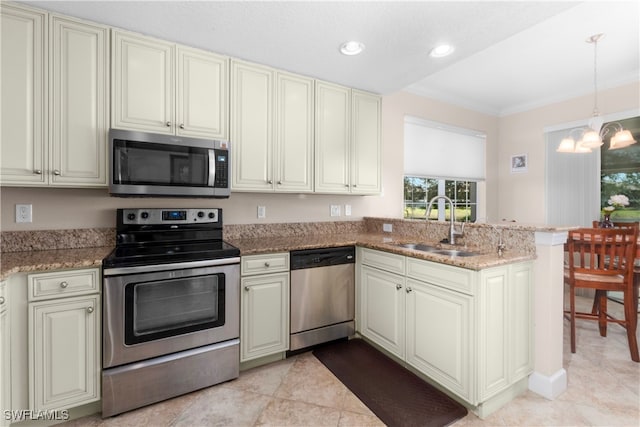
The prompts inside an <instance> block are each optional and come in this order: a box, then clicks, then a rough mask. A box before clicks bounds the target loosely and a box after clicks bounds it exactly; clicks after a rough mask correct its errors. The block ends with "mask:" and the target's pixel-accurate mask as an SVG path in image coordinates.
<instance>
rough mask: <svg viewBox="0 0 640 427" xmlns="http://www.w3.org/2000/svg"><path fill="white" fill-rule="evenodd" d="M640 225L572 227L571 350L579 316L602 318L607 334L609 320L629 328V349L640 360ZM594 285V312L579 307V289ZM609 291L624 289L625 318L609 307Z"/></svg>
mask: <svg viewBox="0 0 640 427" xmlns="http://www.w3.org/2000/svg"><path fill="white" fill-rule="evenodd" d="M637 240H638V228H637V227H624V228H622V227H616V228H579V229H575V230H571V231H569V236H568V238H567V250H568V266H567V268H566V269H565V283H567V284H568V285H569V310H566V311H565V315H566V316H567V318H568V319H569V321H570V326H571V352H572V353H575V352H576V319H589V320H596V321H598V325H599V329H600V335H601V336H603V337H606V336H607V324H608V323H617V324H619V325H621V326H623V327H624V328H625V329H626V331H627V339H628V341H629V351H630V352H631V359H632V360H633V361H634V362H640V356H639V354H638V342H637V338H636V329H637V323H638V288H637V286H635V284H634V277H633V276H634V271H633V263H634V258H635V254H636V249H637ZM578 288H587V289H594V290H595V292H596V297H595V301H594V306H593V309H592V311H591V312H590V313H587V312H578V311H576V301H575V294H576V289H578ZM607 291H620V292H622V293H623V299H624V319H618V318H615V317H614V316H612V315H611V313H609V312H608V311H607Z"/></svg>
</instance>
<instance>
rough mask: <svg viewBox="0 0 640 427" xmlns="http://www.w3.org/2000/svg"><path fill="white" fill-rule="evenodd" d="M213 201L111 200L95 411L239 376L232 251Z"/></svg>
mask: <svg viewBox="0 0 640 427" xmlns="http://www.w3.org/2000/svg"><path fill="white" fill-rule="evenodd" d="M222 228H223V227H222V210H221V209H210V208H203V209H182V208H180V209H144V208H143V209H118V211H117V225H116V233H117V236H116V248H115V249H114V250H113V252H112V253H111V254H110V255H109V256H107V258H105V259H104V260H103V276H104V279H103V294H102V295H103V348H102V354H103V356H102V364H103V365H102V416H103V417H109V416H112V415H116V414H119V413H122V412H125V411H129V410H131V409H135V408H139V407H141V406H144V405H148V404H151V403H154V402H158V401H161V400H164V399H168V398H171V397H174V396H178V395H180V394H184V393H188V392H190V391H193V390H197V389H200V388H203V387H208V386H210V385H213V384H217V383H221V382H224V381H228V380H230V379H233V378H237V377H238V373H239V360H240V357H239V343H240V341H239V336H240V303H239V288H240V251H239V250H238V249H237V248H235V247H234V246H232V245H230V244H228V243H226V242H225V241H224V240H223V236H222Z"/></svg>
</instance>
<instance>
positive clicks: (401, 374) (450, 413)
mask: <svg viewBox="0 0 640 427" xmlns="http://www.w3.org/2000/svg"><path fill="white" fill-rule="evenodd" d="M313 355H314V356H316V357H317V358H318V360H320V361H321V362H322V363H323V364H324V365H325V366H326V367H327V368H329V370H330V371H331V372H333V374H334V375H335V376H336V377H338V379H339V380H340V381H341V382H342V383H343V384H344V385H345V386H347V387H348V388H349V390H351V391H352V392H353V394H355V395H356V396H358V398H359V399H360V400H361V401H362V402H364V404H365V405H367V407H369V409H371V411H373V413H374V414H376V415H377V416H378V418H380V419H381V420H382V421H383V422H384V423H385V424H386V425H388V426H391V427H395V426H403V427H404V426H446V425H449V424H451V423H453V422H454V421H456V420H457V419H460V418H462V417H464V416H465V415H467V409H466V408H465V407H464V406H462V405H461V404H459V403H458V402H456V401H455V400H453V399H451V398H450V397H448V396H447V395H445V394H444V393H442V392H441V391H439V390H437V389H436V388H434V387H433V386H431V385H430V384H428V383H426V382H424V381H423V380H421V379H420V378H419V377H417V376H416V375H415V374H413V373H412V372H410V371H409V370H407V369H405V368H403V367H402V366H400V365H399V364H398V363H396V362H394V361H393V360H391V359H390V358H389V357H387V356H385V355H384V354H382V353H381V352H379V351H378V350H376V349H375V348H373V347H372V346H370V345H369V344H367V343H366V342H364V341H363V340H361V339H353V340H349V341H339V342H335V343H330V344H326V345H324V346H321V347H317V348H316V349H314V350H313Z"/></svg>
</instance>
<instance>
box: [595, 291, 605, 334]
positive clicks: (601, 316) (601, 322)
mask: <svg viewBox="0 0 640 427" xmlns="http://www.w3.org/2000/svg"><path fill="white" fill-rule="evenodd" d="M596 293H597V296H598V328H599V329H600V336H601V337H606V336H607V291H601V290H597V291H596Z"/></svg>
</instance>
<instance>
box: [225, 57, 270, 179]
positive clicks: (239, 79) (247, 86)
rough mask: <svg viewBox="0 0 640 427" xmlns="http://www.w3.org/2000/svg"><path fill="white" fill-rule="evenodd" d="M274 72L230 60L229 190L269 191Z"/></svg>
mask: <svg viewBox="0 0 640 427" xmlns="http://www.w3.org/2000/svg"><path fill="white" fill-rule="evenodd" d="M273 79H274V71H273V70H272V69H270V68H267V67H260V66H257V65H253V64H247V63H243V62H240V61H232V62H231V111H232V114H231V144H232V146H231V147H232V148H231V149H232V150H233V155H232V156H231V158H232V162H233V168H232V171H231V189H232V190H234V191H243V190H244V191H271V190H273V188H274V176H273V167H272V164H273V102H274V99H273Z"/></svg>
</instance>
